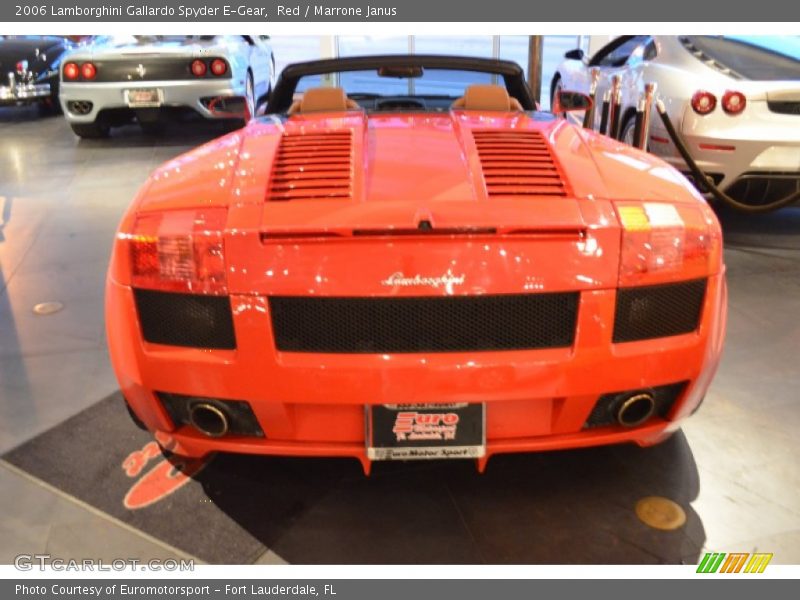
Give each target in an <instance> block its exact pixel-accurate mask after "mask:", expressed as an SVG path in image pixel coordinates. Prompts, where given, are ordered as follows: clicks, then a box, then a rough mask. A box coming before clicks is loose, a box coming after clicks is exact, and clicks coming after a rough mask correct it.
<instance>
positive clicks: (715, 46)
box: [687, 35, 800, 81]
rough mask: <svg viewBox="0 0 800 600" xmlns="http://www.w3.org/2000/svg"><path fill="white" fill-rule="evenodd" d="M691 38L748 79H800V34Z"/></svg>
mask: <svg viewBox="0 0 800 600" xmlns="http://www.w3.org/2000/svg"><path fill="white" fill-rule="evenodd" d="M687 39H688V40H689V42H690V43H691V44H692V45H693V46H695V48H697V49H698V50H700V51H701V52H702V53H703V54H704V55H705V57H707V58H711V59H713V60H714V61H716V62H717V63H719V64H721V65H723V66H724V67H727V68H728V69H730V70H732V71H734V72H735V73H737V74H738V75H741V76H742V77H744V78H746V79H752V80H755V81H782V80H800V36H790V35H786V36H777V35H762V36H706V35H693V36H688V38H687ZM699 58H701V59H703V57H699Z"/></svg>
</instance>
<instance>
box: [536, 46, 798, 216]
mask: <svg viewBox="0 0 800 600" xmlns="http://www.w3.org/2000/svg"><path fill="white" fill-rule="evenodd" d="M593 68H597V69H598V70H599V76H600V78H599V82H598V86H597V96H596V97H597V98H598V102H599V101H600V100H601V99H602V98H603V94H604V92H605V91H606V90H608V89H609V87H610V85H611V79H612V77H614V76H615V75H617V76H619V78H620V81H621V91H622V111H621V115H622V116H621V122H620V123H621V124H620V139H622V140H623V141H626V142H628V143H631V142H632V141H633V132H634V121H635V112H636V104H637V101H638V99H639V97H640V95H641V94H642V91H643V89H644V85H645V83H650V82H654V83H656V85H657V94H658V97H659V98H660V99H661V100H662V101H663V102H664V103H665V105H666V108H667V113H668V114H669V117H670V119H671V120H672V122H673V123H674V124H675V126H676V128H677V129H678V131H679V132H680V134H681V135H682V137H683V138H684V140H685V142H686V144H687V146H688V149H689V152H690V154H691V156H692V157H693V158H694V160H695V162H696V163H697V164H698V166H699V167H700V169H701V170H702V171H703V172H704V173H705V174H706V175H707V176H708V177H710V178H711V180H712V181H713V182H714V183H715V184H716V185H717V187H718V188H719V189H721V190H724V191H725V192H726V193H727V194H728V195H729V196H732V197H734V198H736V199H737V200H738V201H739V202H742V203H745V204H748V205H754V206H758V205H769V204H770V203H772V202H775V200H776V199H777V198H781V197H786V196H788V195H791V194H796V193H797V192H798V190H800V37H798V36H724V37H723V36H705V35H686V36H660V35H657V36H649V35H637V36H622V37H618V38H616V39H614V40H612V41H611V42H610V43H609V44H607V45H606V46H604V47H603V48H601V49H600V50H599V51H598V52H597V53H595V54H594V55H593V56H592V57H590V58H589V57H586V56H584V55H583V52H582V51H580V50H572V51H570V52H568V53H567V54H566V55H565V60H564V61H563V62H562V63H561V64H560V65H559V67H558V69H557V71H556V73H555V76H554V77H553V80H552V83H551V94H555V93H556V92H557V91H558V90H559V89H565V90H573V91H579V92H584V93H586V92H588V91H589V87H590V80H591V70H592V69H593ZM595 119H596V123H595V124H597V121H599V119H600V111H595ZM648 149H649V150H650V151H651V152H653V153H654V154H657V155H659V156H661V157H662V158H664V159H665V160H667V161H668V162H670V163H672V164H673V165H674V166H675V167H677V168H678V169H680V170H682V171H684V172H687V167H686V165H685V163H684V161H683V160H682V159H681V157H680V155H679V154H678V152H677V150H676V148H675V146H674V144H673V143H672V141H671V139H670V138H669V136H668V135H667V132H666V129H665V128H664V127H663V124H662V123H661V122H660V120H659V119H657V118H654V119H653V121H652V124H651V129H650V132H649V140H648ZM698 187H700V188H701V190H702V187H703V186H702V184H700V185H698Z"/></svg>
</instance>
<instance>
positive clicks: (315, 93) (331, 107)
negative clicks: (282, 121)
mask: <svg viewBox="0 0 800 600" xmlns="http://www.w3.org/2000/svg"><path fill="white" fill-rule="evenodd" d="M357 108H360V107H359V106H358V104H357V103H356V102H355V101H354V100H350V98H348V97H347V94H345V93H344V90H343V89H342V88H338V87H316V88H309V89H307V90H306V91H305V92H303V97H302V98H300V99H299V100H295V101H294V102H292V105H291V106H290V107H289V114H290V115H293V114H296V113H312V112H340V111H344V110H353V109H357Z"/></svg>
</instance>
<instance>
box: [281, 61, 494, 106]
mask: <svg viewBox="0 0 800 600" xmlns="http://www.w3.org/2000/svg"><path fill="white" fill-rule="evenodd" d="M498 79H499V81H498ZM325 83H329V84H330V85H337V86H339V87H342V88H344V90H345V91H346V92H347V95H348V96H350V97H353V98H358V97H364V96H367V97H375V96H379V97H389V96H423V97H426V96H427V97H434V96H435V97H445V98H451V99H455V98H459V97H461V96H463V95H464V90H465V89H466V88H467V87H468V86H470V85H473V84H476V83H500V84H502V83H503V81H502V77H498V76H497V75H495V74H492V73H486V72H480V71H457V70H452V69H430V68H429V69H424V71H423V73H422V76H420V77H383V76H380V75H378V71H377V70H369V71H346V72H343V73H331V74H329V75H326V81H325ZM325 83H323V81H322V78H321V77H320V76H319V75H314V76H307V77H301V78H300V80H299V81H298V84H297V91H298V92H302V91H304V90H307V89H308V88H310V87H316V86H319V85H325Z"/></svg>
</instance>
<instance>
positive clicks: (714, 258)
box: [616, 202, 722, 287]
mask: <svg viewBox="0 0 800 600" xmlns="http://www.w3.org/2000/svg"><path fill="white" fill-rule="evenodd" d="M616 208H617V213H618V215H619V220H620V223H621V225H622V247H621V250H620V268H619V285H620V287H631V286H637V285H652V284H657V283H667V282H671V281H678V280H687V279H696V278H701V277H706V276H708V275H709V274H711V273H713V272H714V271H715V265H716V264H718V263H719V261H720V252H721V246H722V236H721V233H720V230H719V225H718V224H717V223H716V220H715V219H714V216H713V214H711V211H710V209H708V208H707V207H701V206H692V205H685V206H684V205H674V204H668V203H660V202H618V203H616Z"/></svg>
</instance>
